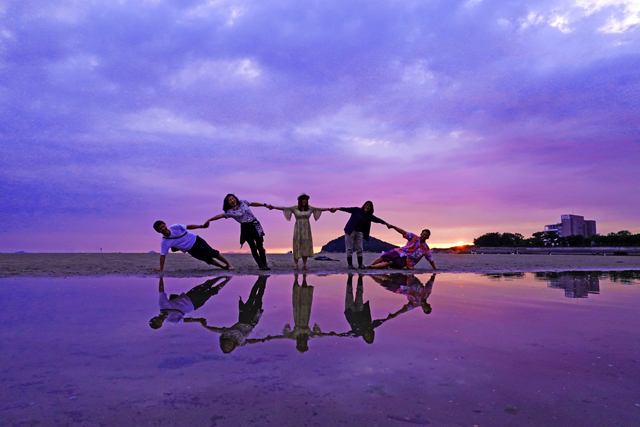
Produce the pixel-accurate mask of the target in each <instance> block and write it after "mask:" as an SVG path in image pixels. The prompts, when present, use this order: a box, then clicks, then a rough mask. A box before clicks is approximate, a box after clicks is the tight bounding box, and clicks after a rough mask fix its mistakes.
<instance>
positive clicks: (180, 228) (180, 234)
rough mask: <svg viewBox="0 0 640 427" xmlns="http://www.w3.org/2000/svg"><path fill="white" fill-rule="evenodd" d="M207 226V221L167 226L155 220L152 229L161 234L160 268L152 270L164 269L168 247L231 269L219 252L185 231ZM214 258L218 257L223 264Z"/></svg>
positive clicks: (208, 262)
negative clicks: (198, 223)
mask: <svg viewBox="0 0 640 427" xmlns="http://www.w3.org/2000/svg"><path fill="white" fill-rule="evenodd" d="M207 227H209V222H208V221H207V222H206V223H205V224H203V225H183V224H173V225H171V226H169V227H167V224H165V223H164V222H163V221H156V222H155V223H154V224H153V229H154V230H156V231H157V232H158V233H160V234H162V243H160V268H157V269H155V270H153V271H162V270H163V269H164V261H165V258H166V256H167V253H169V249H171V250H172V251H182V252H187V253H188V254H189V255H191V256H192V257H194V258H196V259H199V260H200V261H204V262H206V263H207V264H210V265H215V266H217V267H220V268H222V269H225V270H232V269H233V266H232V265H231V263H230V262H229V261H227V260H226V259H225V258H224V257H223V256H222V255H221V254H220V252H218V251H217V250H215V249H213V248H212V247H211V246H209V244H208V243H207V242H205V241H204V239H202V238H201V237H200V236H196V235H195V234H193V233H191V232H189V231H187V230H194V229H196V228H207ZM215 259H219V260H220V261H222V262H223V263H224V265H222V264H220V263H219V262H217V261H216V260H215Z"/></svg>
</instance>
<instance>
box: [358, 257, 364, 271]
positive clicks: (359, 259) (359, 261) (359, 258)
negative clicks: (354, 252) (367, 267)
mask: <svg viewBox="0 0 640 427" xmlns="http://www.w3.org/2000/svg"><path fill="white" fill-rule="evenodd" d="M358 268H364V265H362V256H361V255H358Z"/></svg>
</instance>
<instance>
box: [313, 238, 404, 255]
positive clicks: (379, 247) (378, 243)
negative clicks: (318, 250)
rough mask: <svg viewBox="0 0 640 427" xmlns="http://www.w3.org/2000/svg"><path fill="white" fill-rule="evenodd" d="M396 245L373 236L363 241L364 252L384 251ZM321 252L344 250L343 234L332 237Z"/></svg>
mask: <svg viewBox="0 0 640 427" xmlns="http://www.w3.org/2000/svg"><path fill="white" fill-rule="evenodd" d="M397 247H398V246H395V245H392V244H391V243H387V242H384V241H382V240H380V239H376V238H375V237H373V236H370V237H369V241H368V242H367V241H366V240H365V241H364V251H365V252H378V253H379V252H385V251H390V250H391V249H394V248H397ZM322 252H342V253H344V252H346V251H345V248H344V235H343V236H340V237H338V238H337V239H333V240H332V241H330V242H329V243H327V244H326V245H324V246H323V247H322Z"/></svg>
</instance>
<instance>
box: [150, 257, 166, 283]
mask: <svg viewBox="0 0 640 427" xmlns="http://www.w3.org/2000/svg"><path fill="white" fill-rule="evenodd" d="M166 257H167V256H166V255H160V268H154V269H153V271H162V270H163V269H164V260H165V258H166ZM161 292H162V291H161Z"/></svg>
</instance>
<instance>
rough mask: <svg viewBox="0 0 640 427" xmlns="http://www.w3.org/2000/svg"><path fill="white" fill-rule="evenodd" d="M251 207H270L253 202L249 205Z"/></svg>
mask: <svg viewBox="0 0 640 427" xmlns="http://www.w3.org/2000/svg"><path fill="white" fill-rule="evenodd" d="M249 206H255V207H257V208H266V207H267V206H268V205H267V204H266V203H258V202H251V203H249Z"/></svg>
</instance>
